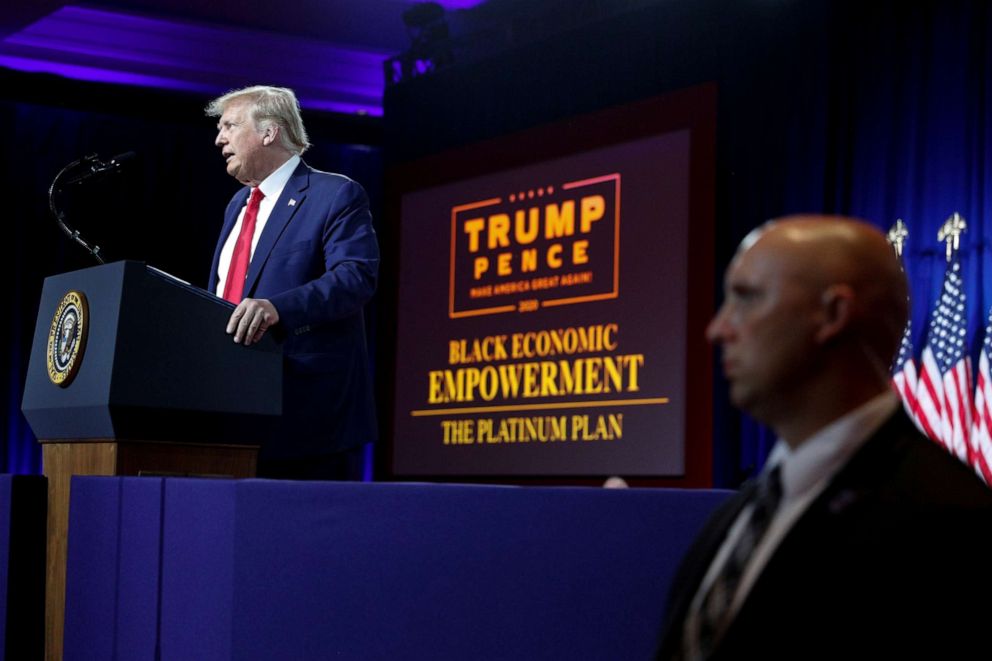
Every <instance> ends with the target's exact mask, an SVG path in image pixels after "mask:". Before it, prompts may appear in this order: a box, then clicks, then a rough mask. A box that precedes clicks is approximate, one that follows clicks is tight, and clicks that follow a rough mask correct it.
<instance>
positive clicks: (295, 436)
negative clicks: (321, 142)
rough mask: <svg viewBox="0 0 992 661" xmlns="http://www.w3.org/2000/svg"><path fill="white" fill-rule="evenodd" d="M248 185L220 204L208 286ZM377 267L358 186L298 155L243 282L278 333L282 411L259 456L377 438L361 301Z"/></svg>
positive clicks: (316, 451)
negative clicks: (271, 315)
mask: <svg viewBox="0 0 992 661" xmlns="http://www.w3.org/2000/svg"><path fill="white" fill-rule="evenodd" d="M249 192H250V190H249V189H248V188H244V189H242V190H240V191H239V192H238V193H237V194H236V195H235V196H234V197H233V198H232V199H231V202H230V203H229V204H228V205H227V211H226V212H225V216H224V226H223V229H222V230H221V233H220V238H219V239H218V241H217V247H216V249H215V250H214V258H213V263H212V264H211V267H210V280H209V282H210V287H209V289H210V291H216V288H217V281H218V276H217V267H218V261H219V259H220V252H221V248H222V247H223V245H224V242H225V240H226V239H227V236H228V234H230V232H231V230H232V229H233V228H234V224H235V222H236V221H237V218H238V213H239V212H240V211H241V208H242V207H243V206H244V205H245V204H246V203H247V199H248V195H249ZM378 269H379V247H378V243H377V241H376V236H375V231H374V230H373V229H372V216H371V214H370V213H369V204H368V197H367V196H366V194H365V191H364V190H363V189H362V187H361V186H360V185H358V184H357V183H356V182H354V181H352V180H351V179H348V178H347V177H345V176H342V175H339V174H330V173H327V172H320V171H319V170H314V169H313V168H311V167H309V166H308V165H306V164H305V163H302V162H301V163H300V165H299V166H298V167H297V168H296V170H295V171H294V172H293V174H292V176H291V177H290V179H289V181H288V182H287V183H286V187H285V188H284V189H283V191H282V194H281V195H280V196H279V199H278V200H276V203H275V206H274V207H273V209H272V214H271V215H270V216H269V219H268V221H267V222H266V224H265V228H264V229H263V231H262V234H261V236H260V237H259V239H258V244H257V245H256V247H255V253H254V254H253V255H252V260H251V264H250V265H249V267H248V275H247V278H246V281H245V288H244V296H245V298H267V299H269V300H270V301H271V302H272V304H273V305H275V307H276V310H278V312H279V324H278V325H277V326H276V327H275V328H274V329H273V330H274V331H276V332H280V331H281V334H282V335H283V336H284V337H285V340H284V344H283V350H284V355H285V369H284V373H283V415H282V419H281V423H280V424H279V426H278V430H277V431H276V433H275V434H274V436H273V438H272V440H271V441H270V442H268V443H266V444H265V445H263V447H262V456H263V457H264V458H292V457H302V456H312V455H320V454H327V453H330V452H337V451H341V450H345V449H348V448H352V447H355V446H358V445H360V444H362V443H365V442H369V441H373V440H375V437H376V423H375V409H374V405H373V399H372V383H371V374H370V368H369V356H368V348H367V346H366V341H365V322H364V317H363V307H364V305H365V303H367V302H368V300H369V299H370V298H371V297H372V294H373V292H374V291H375V285H376V277H377V274H378ZM277 329H279V330H277ZM270 332H272V331H270Z"/></svg>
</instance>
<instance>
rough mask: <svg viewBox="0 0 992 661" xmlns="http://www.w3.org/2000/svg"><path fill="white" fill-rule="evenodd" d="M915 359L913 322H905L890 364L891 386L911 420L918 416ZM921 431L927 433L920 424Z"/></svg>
mask: <svg viewBox="0 0 992 661" xmlns="http://www.w3.org/2000/svg"><path fill="white" fill-rule="evenodd" d="M917 381H918V379H917V376H916V361H914V360H913V322H912V321H907V322H906V329H905V330H904V331H903V333H902V342H900V343H899V355H898V356H896V362H895V363H894V364H893V366H892V387H893V388H895V390H896V392H897V393H899V398H900V399H902V404H903V406H904V407H905V408H906V412H907V413H909V416H910V417H911V418H912V419H913V420H917V418H918V417H919V414H918V410H919V404H918V403H917V401H916V387H917ZM916 424H917V425H919V426H920V429H921V431H923V432H924V433H929V432H928V431H927V430H926V429H924V428H923V427H922V425H920V423H919V421H917V423H916Z"/></svg>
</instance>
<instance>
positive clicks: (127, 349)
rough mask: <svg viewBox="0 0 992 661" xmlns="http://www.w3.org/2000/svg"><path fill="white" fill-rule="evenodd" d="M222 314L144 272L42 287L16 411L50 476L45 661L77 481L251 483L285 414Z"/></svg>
mask: <svg viewBox="0 0 992 661" xmlns="http://www.w3.org/2000/svg"><path fill="white" fill-rule="evenodd" d="M233 309H234V306H232V305H231V304H230V303H227V302H226V301H223V300H221V299H219V298H217V297H215V296H213V295H212V294H210V293H208V292H205V291H203V290H202V289H198V288H196V287H193V286H191V285H189V284H187V283H184V282H181V281H180V280H177V279H176V278H174V277H172V276H170V275H168V274H166V273H163V272H161V271H158V270H157V269H154V268H151V267H148V266H146V265H144V264H142V263H140V262H130V261H125V262H116V263H113V264H107V265H104V266H98V267H94V268H89V269H84V270H81V271H74V272H71V273H64V274H62V275H58V276H53V277H50V278H47V279H46V280H45V284H44V288H43V290H42V294H41V304H40V307H39V310H38V322H37V325H36V327H35V334H34V342H33V344H32V348H31V358H30V362H29V364H28V374H27V380H26V383H25V386H24V399H23V401H22V406H21V410H22V411H23V413H24V416H25V418H27V420H28V423H29V424H30V425H31V428H32V430H33V431H34V433H35V436H37V438H38V440H39V442H40V443H41V444H42V458H43V462H44V471H45V475H46V476H47V477H48V485H49V495H48V503H49V510H48V549H47V550H48V562H47V572H46V573H47V586H46V614H45V639H46V641H47V649H46V657H47V658H50V659H58V658H61V651H62V648H61V641H62V626H63V610H64V600H65V557H66V548H67V539H66V538H67V530H68V514H69V513H68V507H69V484H70V478H71V476H72V475H142V474H146V475H147V474H153V475H210V476H228V477H252V476H254V474H255V465H256V459H257V453H258V445H259V444H260V443H261V442H262V441H263V440H264V439H265V438H266V437H267V436H268V435H269V434H270V433H271V430H272V429H273V426H274V424H275V422H276V420H277V417H278V415H279V414H280V413H281V410H282V350H281V347H280V346H279V345H278V343H277V342H276V341H275V340H274V339H273V336H272V334H271V333H269V334H267V335H266V336H265V337H263V339H262V341H261V342H259V343H257V344H254V345H252V346H250V347H245V346H243V345H240V344H235V343H234V342H233V341H232V339H231V336H229V335H227V334H226V333H225V332H224V331H225V326H226V324H227V320H228V318H229V317H230V314H231V311H232V310H233Z"/></svg>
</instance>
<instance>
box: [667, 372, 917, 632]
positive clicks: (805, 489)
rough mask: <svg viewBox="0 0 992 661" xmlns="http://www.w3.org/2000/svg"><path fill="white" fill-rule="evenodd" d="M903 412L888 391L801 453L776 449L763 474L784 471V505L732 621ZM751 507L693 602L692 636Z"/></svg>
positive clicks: (747, 576)
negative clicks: (804, 521)
mask: <svg viewBox="0 0 992 661" xmlns="http://www.w3.org/2000/svg"><path fill="white" fill-rule="evenodd" d="M898 407H899V398H898V396H897V395H896V394H895V392H893V391H891V390H887V391H886V392H884V393H881V394H879V395H876V396H875V397H873V398H872V399H870V400H868V401H867V402H865V403H864V404H862V405H861V406H860V407H858V408H856V409H854V410H853V411H851V412H849V413H847V414H846V415H844V416H842V417H840V418H838V419H836V420H834V421H833V422H831V423H830V424H829V425H827V426H826V427H824V428H823V429H821V430H819V431H818V432H816V433H815V434H813V436H811V437H810V438H809V439H807V440H806V441H805V442H804V443H802V444H801V445H800V446H799V447H798V448H797V449H795V450H793V449H791V448H790V447H789V445H788V444H787V443H786V442H785V441H784V440H781V439H780V440H779V441H778V442H777V443H776V444H775V447H774V448H772V452H771V454H770V455H769V456H768V461H767V462H765V467H764V468H763V469H762V474H764V473H767V472H768V471H770V470H771V469H772V468H774V467H775V466H781V478H782V500H781V501H780V503H779V507H778V509H777V510H776V512H775V515H774V517H773V518H772V521H771V523H770V524H769V526H768V530H767V531H766V532H765V535H764V537H763V538H762V539H761V541H760V542H759V543H758V546H757V547H756V548H755V550H754V553H752V554H751V559H750V560H749V561H748V563H747V566H746V567H745V569H744V573H743V574H742V575H741V580H740V582H739V583H738V585H737V592H736V593H735V594H734V599H733V602H732V603H731V606H730V612H731V617H733V616H735V615H736V614H737V611H738V610H740V607H741V604H743V603H744V600H745V599H746V598H747V595H748V594H749V593H750V591H751V587H752V586H753V585H754V583H755V581H756V580H757V578H758V576H760V575H761V572H762V570H763V569H764V568H765V565H766V564H767V563H768V560H769V558H771V556H772V554H773V553H774V552H775V549H777V548H778V546H779V544H780V543H781V542H782V540H783V539H784V538H785V536H786V535H787V534H788V532H789V530H791V529H792V526H793V525H794V524H795V523H796V521H797V520H798V519H799V517H800V516H801V515H802V513H803V512H805V511H806V509H807V508H808V507H809V505H810V503H812V502H813V500H814V499H815V498H816V497H817V496H819V495H820V494H821V493H823V490H824V489H826V488H827V485H828V484H829V483H830V480H831V479H833V477H834V475H836V474H837V472H838V471H839V470H840V469H841V468H842V467H843V466H844V465H845V464H846V463H847V462H848V460H849V459H850V458H851V457H852V456H853V455H854V453H855V452H857V451H858V449H859V448H861V446H862V445H864V444H865V442H866V441H867V440H868V439H869V438H870V437H871V435H872V434H873V433H874V432H875V431H876V430H877V429H878V428H879V427H881V426H882V424H883V423H884V422H885V421H886V420H887V419H888V418H889V417H890V416H891V415H892V414H893V413H894V412H895V411H896V409H897V408H898ZM751 510H752V508H751V507H750V506H745V507H744V508H743V509H742V510H741V512H740V514H738V515H737V519H736V520H735V521H734V523H733V525H731V526H730V529H729V531H728V532H727V537H726V538H725V539H724V540H723V544H722V545H721V546H720V548H719V550H718V551H717V553H716V555H715V556H714V557H713V562H712V563H710V567H709V569H708V570H707V571H706V575H705V576H704V577H703V580H702V582H701V583H700V585H699V590H698V591H697V592H696V595H695V596H694V597H693V600H692V604H691V605H690V607H689V611H688V617H687V621H686V632H687V634H688V633H689V632H695V631H698V617H699V612H700V608H701V607H702V601H703V598H704V596H705V595H706V593H707V592H708V591H709V589H710V586H712V584H713V581H714V580H716V577H717V576H718V575H719V572H720V570H721V569H722V568H723V566H724V564H726V562H727V558H728V557H729V556H730V553H731V551H732V550H733V548H734V546H735V545H736V544H737V541H738V540H739V539H740V536H741V535H742V534H743V533H744V529H745V527H746V526H747V523H748V521H749V520H750V518H751ZM688 640H693V636H691V635H689V636H687V641H688Z"/></svg>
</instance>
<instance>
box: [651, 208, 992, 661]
mask: <svg viewBox="0 0 992 661" xmlns="http://www.w3.org/2000/svg"><path fill="white" fill-rule="evenodd" d="M907 313H908V303H907V284H906V279H905V276H904V275H903V273H902V271H901V269H900V266H899V262H898V260H897V259H896V257H895V256H894V254H893V251H892V250H891V248H890V247H889V245H888V244H887V243H886V241H885V238H884V237H883V236H882V234H881V233H880V232H878V231H877V230H876V229H874V228H873V227H871V226H870V225H867V224H865V223H862V222H859V221H854V220H850V219H843V218H827V217H815V216H810V217H792V218H785V219H781V220H778V221H772V222H770V223H768V224H766V225H765V226H763V227H761V228H759V229H757V230H755V231H754V232H752V233H751V235H749V236H748V237H747V238H745V239H744V241H743V242H742V243H741V246H740V248H739V249H738V251H737V254H736V256H735V257H734V259H733V261H732V262H731V264H730V267H729V268H728V269H727V274H726V281H725V300H724V303H723V306H722V307H721V308H720V310H719V311H718V313H717V315H716V316H715V317H714V318H713V320H712V321H711V322H710V325H709V327H708V328H707V331H706V332H707V337H708V338H709V340H710V341H711V342H713V343H714V344H717V345H719V346H720V347H721V350H722V364H723V369H724V372H725V374H726V377H727V380H728V381H729V384H730V398H731V400H732V402H733V403H734V405H735V406H737V407H739V408H741V409H742V410H744V411H746V412H748V413H749V414H751V415H752V416H754V417H755V418H757V419H758V420H760V421H762V422H764V423H765V424H767V425H769V426H770V427H772V429H774V430H775V432H776V434H777V435H778V437H779V442H778V444H777V445H776V446H775V448H774V449H773V451H772V453H771V455H770V456H769V459H768V462H767V464H766V466H765V468H764V469H763V471H762V473H761V475H760V476H759V477H758V478H757V479H756V480H755V481H754V482H753V483H751V484H748V485H745V487H743V488H742V490H741V492H740V493H739V494H738V495H737V496H736V497H734V498H732V499H730V501H729V502H728V503H727V504H726V505H725V506H723V507H722V508H721V509H720V510H718V511H717V512H716V513H715V514H714V516H713V517H712V518H711V519H710V521H709V522H708V523H707V524H706V527H705V528H704V529H703V531H702V532H701V533H700V535H699V537H698V538H697V539H696V541H695V543H694V545H693V547H692V548H691V549H690V551H689V553H688V554H687V555H686V558H685V559H684V560H683V564H682V566H681V567H680V569H679V571H678V574H677V575H676V578H675V580H674V582H673V585H672V591H671V594H670V595H669V602H668V609H667V611H666V616H665V623H664V627H663V629H662V639H661V644H660V647H659V650H658V658H659V659H851V658H872V659H901V658H934V659H937V658H940V659H948V658H989V657H990V656H992V636H990V635H988V632H989V631H990V630H992V627H990V626H989V625H990V623H992V608H990V607H989V600H990V598H992V580H990V576H992V491H990V490H989V489H988V488H987V487H986V486H985V485H984V484H983V483H982V482H981V481H980V480H979V479H978V478H977V477H976V476H975V475H974V473H973V472H972V471H971V470H970V469H969V468H967V467H966V466H964V465H963V464H961V463H959V462H958V461H957V460H956V459H955V458H953V457H951V456H950V455H948V454H947V453H945V452H944V451H943V450H942V449H941V448H939V447H938V446H937V445H936V444H935V443H933V442H931V441H929V440H928V439H926V438H925V437H924V436H922V435H921V434H920V433H919V432H918V431H917V430H916V428H915V427H914V425H913V423H912V422H911V421H910V420H909V418H907V416H906V415H905V414H904V413H903V409H902V407H901V406H900V404H899V400H898V398H897V397H896V395H895V394H894V392H893V391H892V389H891V387H890V385H889V366H890V365H891V364H892V360H893V358H894V357H895V354H896V351H897V348H898V346H899V341H900V336H901V333H902V329H903V327H904V325H905V323H906V318H907Z"/></svg>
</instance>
